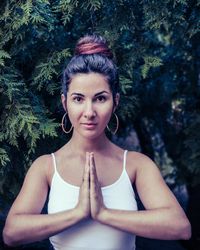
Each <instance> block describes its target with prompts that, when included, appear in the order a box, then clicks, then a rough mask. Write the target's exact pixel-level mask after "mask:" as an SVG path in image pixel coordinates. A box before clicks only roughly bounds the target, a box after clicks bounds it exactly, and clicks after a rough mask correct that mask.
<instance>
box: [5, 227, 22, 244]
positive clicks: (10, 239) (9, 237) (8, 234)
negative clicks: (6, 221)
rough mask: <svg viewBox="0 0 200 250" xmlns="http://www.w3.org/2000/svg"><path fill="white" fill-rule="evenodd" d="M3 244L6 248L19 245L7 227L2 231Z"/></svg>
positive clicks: (12, 232)
mask: <svg viewBox="0 0 200 250" xmlns="http://www.w3.org/2000/svg"><path fill="white" fill-rule="evenodd" d="M3 242H4V244H5V245H6V246H8V247H15V246H17V245H19V243H18V242H17V240H16V236H15V233H14V231H13V230H12V229H11V228H9V227H7V226H5V227H4V229H3Z"/></svg>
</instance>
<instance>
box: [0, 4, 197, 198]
mask: <svg viewBox="0 0 200 250" xmlns="http://www.w3.org/2000/svg"><path fill="white" fill-rule="evenodd" d="M199 6H200V2H199V1H197V0H165V1H164V0H163V1H158V0H154V1H148V0H140V1H137V0H136V1H132V0H116V1H111V0H107V1H104V0H94V1H92V0H85V1H80V0H55V1H51V0H37V1H35V0H18V1H13V0H3V1H1V3H0V119H1V120H0V121H1V122H0V142H1V144H0V165H1V167H0V193H1V195H2V196H3V198H4V200H5V199H8V200H13V198H14V197H15V196H16V194H17V193H18V191H19V188H20V186H21V184H22V180H23V178H24V175H25V173H26V171H27V169H28V168H29V167H30V164H31V162H32V161H33V160H34V159H35V158H36V157H37V156H38V155H41V154H43V153H49V152H52V151H53V150H55V149H56V148H58V147H59V146H60V145H62V144H64V143H65V142H66V140H67V139H68V138H66V137H65V135H64V134H63V133H62V131H61V129H60V125H59V124H60V121H61V117H62V114H63V113H62V108H61V105H60V98H59V95H60V85H61V77H62V70H63V68H64V65H65V64H66V63H67V62H68V60H69V58H70V57H71V55H72V51H73V48H74V44H75V42H76V41H77V39H78V38H79V37H81V36H82V35H84V34H86V33H92V32H96V33H99V34H101V35H103V36H104V37H106V38H107V40H108V41H109V43H110V46H111V47H112V49H113V51H114V55H115V60H116V62H117V65H118V67H119V72H120V82H121V92H122V93H121V109H120V110H118V114H119V117H120V124H121V127H122V129H121V130H120V131H119V136H125V135H124V134H123V131H124V128H125V127H130V128H135V129H136V132H137V134H138V137H139V139H140V143H141V146H142V151H143V152H145V153H147V154H148V155H150V156H151V157H152V158H154V159H155V160H156V161H157V162H158V163H159V165H160V167H161V169H162V170H163V173H164V172H166V174H170V173H171V169H172V168H173V169H175V175H176V177H177V178H178V179H177V180H179V181H180V182H185V183H186V184H187V185H190V186H192V185H199V184H200V170H199V159H200V158H199V157H200V155H199V150H198V149H199V148H200V147H199V146H200V138H199V132H198V131H199V127H200V124H199V106H200V105H199V100H200V98H199V95H200V78H199V75H200V74H199V68H200V67H199V60H198V59H199V51H200V50H199V49H200V48H199V42H198V41H199V24H200V16H199ZM150 128H151V129H150ZM152 131H154V132H152ZM158 134H159V138H161V139H162V141H163V143H164V148H165V149H166V152H167V155H168V156H169V161H165V162H164V163H163V162H162V161H161V158H162V154H163V150H160V151H159V150H157V149H158V147H157V146H156V147H154V146H155V143H156V141H155V140H154V139H155V138H157V137H156V135H158ZM152 140H154V144H153V141H152ZM52 142H53V143H52ZM153 145H154V146H153ZM164 154H165V153H164ZM165 156H166V154H165ZM191 162H192V164H190V163H191ZM171 163H173V164H171ZM169 166H170V168H169ZM172 172H173V171H172ZM173 173H174V172H173ZM194 174H195V176H196V178H193V177H192V176H193V175H194Z"/></svg>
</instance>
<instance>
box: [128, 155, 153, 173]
mask: <svg viewBox="0 0 200 250" xmlns="http://www.w3.org/2000/svg"><path fill="white" fill-rule="evenodd" d="M127 166H128V168H129V169H130V171H131V172H132V171H134V172H135V174H137V172H138V171H142V170H146V169H149V170H150V169H152V168H155V167H156V168H157V166H156V164H155V163H154V161H153V160H152V159H151V158H150V157H148V156H147V155H145V154H143V153H140V152H136V151H128V154H127Z"/></svg>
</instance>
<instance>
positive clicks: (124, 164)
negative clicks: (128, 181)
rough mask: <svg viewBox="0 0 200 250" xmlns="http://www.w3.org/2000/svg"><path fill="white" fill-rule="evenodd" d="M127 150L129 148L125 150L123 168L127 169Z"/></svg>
mask: <svg viewBox="0 0 200 250" xmlns="http://www.w3.org/2000/svg"><path fill="white" fill-rule="evenodd" d="M127 152H128V150H124V160H123V170H125V169H126V158H127Z"/></svg>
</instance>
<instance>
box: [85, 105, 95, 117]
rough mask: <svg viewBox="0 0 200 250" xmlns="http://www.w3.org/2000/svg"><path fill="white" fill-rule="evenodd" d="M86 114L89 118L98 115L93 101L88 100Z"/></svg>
mask: <svg viewBox="0 0 200 250" xmlns="http://www.w3.org/2000/svg"><path fill="white" fill-rule="evenodd" d="M84 116H85V117H86V118H87V119H91V118H94V117H95V116H96V111H95V109H94V105H93V104H92V102H87V103H86V105H85V110H84Z"/></svg>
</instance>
